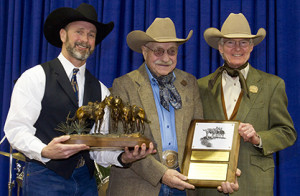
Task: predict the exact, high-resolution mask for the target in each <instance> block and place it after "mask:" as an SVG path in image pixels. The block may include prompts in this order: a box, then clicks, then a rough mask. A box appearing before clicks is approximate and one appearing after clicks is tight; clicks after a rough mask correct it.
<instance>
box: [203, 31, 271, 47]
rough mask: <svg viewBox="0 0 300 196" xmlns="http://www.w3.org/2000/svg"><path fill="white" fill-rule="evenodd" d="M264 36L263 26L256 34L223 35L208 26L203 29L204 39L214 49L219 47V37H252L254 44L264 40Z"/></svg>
mask: <svg viewBox="0 0 300 196" xmlns="http://www.w3.org/2000/svg"><path fill="white" fill-rule="evenodd" d="M265 36H266V30H265V29H264V28H260V29H259V30H258V31H257V33H256V35H249V34H227V35H224V34H223V33H221V32H220V31H219V30H218V29H216V28H213V27H211V28H208V29H206V30H205V31H204V39H205V41H206V43H207V44H208V45H210V46H211V47H213V48H215V49H219V40H220V39H221V38H231V39H242V38H246V39H253V44H254V46H256V45H257V44H259V43H260V42H261V41H263V40H264V38H265Z"/></svg>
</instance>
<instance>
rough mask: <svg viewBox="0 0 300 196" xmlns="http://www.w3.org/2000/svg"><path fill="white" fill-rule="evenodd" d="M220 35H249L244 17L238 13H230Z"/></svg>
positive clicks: (249, 31)
mask: <svg viewBox="0 0 300 196" xmlns="http://www.w3.org/2000/svg"><path fill="white" fill-rule="evenodd" d="M221 33H223V34H224V35H228V34H247V35H251V29H250V26H249V23H248V21H247V19H246V17H245V16H244V15H243V14H241V13H239V14H233V13H231V14H230V15H229V16H228V18H227V19H226V20H225V22H224V24H223V26H222V28H221Z"/></svg>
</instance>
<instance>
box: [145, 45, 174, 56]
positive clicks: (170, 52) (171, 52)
mask: <svg viewBox="0 0 300 196" xmlns="http://www.w3.org/2000/svg"><path fill="white" fill-rule="evenodd" d="M144 46H145V47H146V48H148V49H149V50H151V51H152V52H153V53H154V55H155V56H157V57H161V56H163V55H164V53H165V51H167V53H168V55H169V56H175V55H177V52H178V48H176V47H171V48H169V49H168V50H165V49H163V48H156V49H151V48H149V47H148V46H146V45H144Z"/></svg>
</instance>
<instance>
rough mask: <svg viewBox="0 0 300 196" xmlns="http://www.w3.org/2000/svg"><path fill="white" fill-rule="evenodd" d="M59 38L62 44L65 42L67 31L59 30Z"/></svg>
mask: <svg viewBox="0 0 300 196" xmlns="http://www.w3.org/2000/svg"><path fill="white" fill-rule="evenodd" d="M59 36H60V40H61V41H62V43H64V42H66V39H67V31H66V30H65V29H63V28H62V29H60V31H59Z"/></svg>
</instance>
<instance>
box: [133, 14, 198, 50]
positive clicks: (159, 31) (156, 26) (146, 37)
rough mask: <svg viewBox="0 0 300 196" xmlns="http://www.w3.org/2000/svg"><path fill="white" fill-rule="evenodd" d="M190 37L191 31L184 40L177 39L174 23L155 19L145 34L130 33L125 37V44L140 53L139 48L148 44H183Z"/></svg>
mask: <svg viewBox="0 0 300 196" xmlns="http://www.w3.org/2000/svg"><path fill="white" fill-rule="evenodd" d="M192 35H193V31H192V30H191V31H190V32H189V34H188V36H187V38H186V39H180V38H177V37H176V31H175V26H174V23H173V21H172V20H171V19H170V18H156V19H155V20H154V21H153V23H152V24H151V25H150V26H149V28H148V29H147V31H146V32H144V31H139V30H136V31H131V32H130V33H129V34H128V35H127V44H128V46H129V48H131V49H132V50H133V51H136V52H139V53H141V52H142V49H141V46H143V45H145V44H146V43H148V42H160V43H163V42H177V43H179V44H183V43H185V42H187V41H188V40H189V39H190V38H191V37H192Z"/></svg>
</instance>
